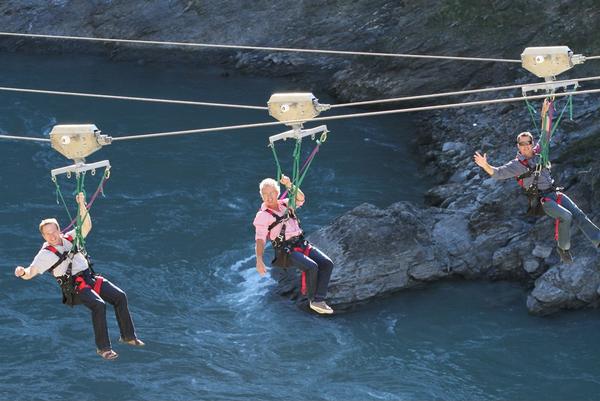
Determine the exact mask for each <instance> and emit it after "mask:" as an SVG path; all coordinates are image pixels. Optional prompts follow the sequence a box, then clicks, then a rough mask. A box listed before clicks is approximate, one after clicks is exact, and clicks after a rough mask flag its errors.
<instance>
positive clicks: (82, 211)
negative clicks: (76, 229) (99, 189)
mask: <svg viewBox="0 0 600 401" xmlns="http://www.w3.org/2000/svg"><path fill="white" fill-rule="evenodd" d="M75 200H76V201H77V205H78V207H79V216H81V220H82V224H81V235H83V238H85V237H87V235H88V234H89V232H90V231H91V230H92V216H91V215H90V212H89V210H87V208H86V207H85V205H86V202H85V195H84V194H83V192H80V193H78V194H77V196H76V197H75Z"/></svg>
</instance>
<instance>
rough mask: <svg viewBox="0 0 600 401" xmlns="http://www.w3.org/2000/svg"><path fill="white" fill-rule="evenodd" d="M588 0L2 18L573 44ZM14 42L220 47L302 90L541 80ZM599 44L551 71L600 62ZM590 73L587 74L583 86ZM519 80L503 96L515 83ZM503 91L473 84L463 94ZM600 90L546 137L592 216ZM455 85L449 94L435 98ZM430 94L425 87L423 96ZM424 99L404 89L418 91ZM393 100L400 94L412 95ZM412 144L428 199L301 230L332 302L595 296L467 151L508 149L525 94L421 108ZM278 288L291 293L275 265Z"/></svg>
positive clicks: (29, 46) (595, 286)
mask: <svg viewBox="0 0 600 401" xmlns="http://www.w3.org/2000/svg"><path fill="white" fill-rule="evenodd" d="M596 3H597V2H596V1H594V0H582V1H579V2H577V3H573V2H571V1H555V2H551V3H548V2H543V1H539V0H534V1H525V0H513V1H506V0H493V1H490V2H478V1H475V0H468V1H458V0H445V1H434V0H423V1H412V2H409V1H403V0H396V1H385V0H371V1H358V2H345V1H330V2H320V1H314V0H312V1H307V0H304V1H283V2H270V1H264V0H263V1H260V0H259V1H254V2H217V1H210V0H206V1H200V0H186V1H177V0H172V1H125V0H117V1H110V0H104V1H100V0H98V1H89V2H79V1H74V0H54V1H41V0H28V1H21V0H19V1H16V0H7V1H4V2H2V4H0V23H1V25H2V27H3V28H2V30H3V31H8V32H26V33H28V32H31V33H48V34H59V35H74V36H96V37H114V38H135V39H145V40H152V39H156V40H172V41H186V42H203V43H228V44H240V45H257V46H279V47H300V48H321V49H339V50H359V51H372V52H388V53H410V54H437V55H457V56H472V57H494V58H507V59H518V58H519V55H520V53H521V51H522V50H523V49H524V48H525V47H529V46H547V45H567V46H570V47H571V49H573V50H574V51H575V52H576V53H581V54H584V55H587V56H595V55H598V54H600V36H599V35H597V32H596V29H597V27H598V26H600V7H598V5H597V4H596ZM0 46H1V47H3V48H5V49H10V50H15V51H17V50H23V51H38V52H54V51H62V52H81V51H85V52H95V53H101V54H106V55H107V56H108V57H112V58H124V59H136V60H140V61H142V60H143V61H146V62H164V60H174V59H177V60H178V61H180V62H188V63H190V64H202V63H222V64H227V65H230V66H235V67H236V68H239V69H242V70H245V71H248V72H249V73H252V74H261V75H269V76H274V75H288V76H293V77H297V79H298V81H299V82H301V83H302V85H299V86H302V88H300V87H299V89H303V90H313V91H314V92H315V93H316V94H318V93H320V92H323V91H327V92H329V93H330V94H332V95H334V96H336V97H337V98H338V99H339V100H340V101H355V100H366V99H378V98H385V97H396V96H407V95H415V94H426V93H435V92H442V91H447V90H462V89H466V88H481V87H486V86H501V85H508V84H514V83H518V84H521V83H526V82H527V83H529V82H535V81H537V79H536V78H535V77H533V75H532V74H530V73H528V72H526V71H524V70H523V69H521V68H520V66H519V64H512V63H493V62H467V61H439V60H425V59H401V58H374V57H358V56H353V57H337V56H328V55H311V54H299V53H280V52H265V51H232V50H222V49H221V50H218V49H190V48H186V49H174V48H169V47H164V48H162V49H161V50H157V49H156V48H148V47H145V46H131V45H114V44H104V45H98V44H90V43H86V42H65V41H48V40H31V39H14V38H3V37H0ZM599 66H600V60H590V61H588V62H587V63H586V64H584V65H579V66H576V68H574V69H573V70H571V71H569V72H568V73H565V74H563V75H561V77H560V78H574V77H583V76H590V75H597V73H598V71H600V68H599ZM591 87H598V85H597V82H590V83H588V84H586V85H585V88H591ZM518 95H519V93H518V91H513V92H509V93H508V94H507V95H506V96H518ZM498 96H504V94H498V93H494V94H491V95H490V94H489V95H487V96H484V95H478V96H475V95H473V96H469V97H467V98H461V99H460V101H465V100H477V99H483V98H495V97H498ZM599 99H600V98H599V97H598V96H597V95H590V96H581V97H576V98H575V101H574V110H575V113H574V120H573V121H564V122H563V124H562V127H561V130H560V131H559V132H558V134H557V135H556V137H555V140H554V144H553V148H552V159H553V161H554V169H553V171H554V172H555V175H556V176H557V178H558V181H559V182H560V183H561V185H563V186H565V187H566V188H567V192H568V193H569V195H570V196H571V197H572V198H573V199H575V200H576V201H577V203H578V204H579V206H580V207H581V208H582V209H583V210H585V211H586V212H588V215H589V216H590V218H591V219H592V220H593V221H595V222H596V223H600V206H599V204H600V203H599V200H600V172H599V169H598V168H599V167H600V163H599V162H598V157H597V156H598V154H599V152H598V149H600V128H598V121H600V100H599ZM449 101H458V100H457V99H454V98H446V99H442V100H437V101H436V102H438V103H443V102H449ZM430 103H431V102H428V104H430ZM417 104H418V103H414V104H410V105H417ZM406 105H407V104H402V105H401V106H402V107H403V106H406ZM417 118H418V120H419V130H420V133H419V136H418V140H417V141H416V142H415V144H414V146H415V147H416V148H418V150H419V151H420V152H422V154H423V157H424V159H425V160H426V161H427V166H428V173H429V174H431V175H433V176H434V177H436V178H437V182H438V185H437V186H435V187H434V188H431V190H430V191H429V192H428V194H427V205H426V206H425V207H418V206H415V205H411V204H407V203H403V202H400V203H397V204H394V205H391V206H390V207H389V208H388V209H385V210H380V209H377V208H375V207H373V206H371V205H368V204H365V205H362V206H360V207H358V208H356V209H355V210H353V211H351V212H349V213H348V214H346V215H344V216H341V217H340V218H338V219H337V220H336V221H334V222H332V223H331V224H330V225H329V226H326V227H323V228H322V229H321V230H319V231H318V232H316V233H314V234H312V235H311V239H312V240H313V241H315V242H317V243H319V245H320V246H321V247H322V248H323V249H324V250H326V252H328V253H329V254H330V255H331V256H332V258H333V259H334V260H335V262H336V265H337V269H336V270H335V273H334V276H333V279H332V286H331V301H332V303H333V304H336V305H338V306H339V307H344V306H348V305H352V304H355V303H357V302H362V301H365V300H368V299H369V298H372V297H375V296H381V295H383V294H389V293H392V292H395V291H399V290H402V289H405V288H410V287H413V286H417V285H422V284H425V283H427V282H430V281H433V280H439V279H444V278H447V277H463V278H468V279H490V280H500V279H508V280H518V281H521V282H523V283H525V284H526V285H528V286H530V288H532V290H531V293H530V295H529V297H528V301H527V307H528V308H529V310H530V311H531V312H533V313H538V314H547V313H551V312H554V311H556V310H559V309H563V308H581V307H587V306H596V305H597V303H598V301H599V300H600V293H599V289H600V273H599V267H600V266H599V264H600V258H599V257H598V256H599V253H598V252H599V251H598V250H597V249H594V248H592V247H591V246H590V245H589V243H588V242H587V241H586V239H585V238H583V237H582V235H581V234H580V233H579V232H577V233H576V234H575V235H574V237H573V243H574V246H573V253H574V255H575V262H574V263H573V264H571V265H563V264H560V263H559V260H558V257H557V255H556V253H555V251H554V241H553V239H552V233H553V226H552V225H553V222H552V221H551V220H550V219H549V218H547V217H544V218H540V219H537V220H534V219H530V218H526V217H524V210H525V199H524V198H523V196H522V195H521V194H520V193H519V190H518V188H517V187H516V185H515V184H514V182H503V183H500V182H496V181H493V180H490V179H489V178H488V177H487V176H486V174H485V173H484V172H482V171H481V170H480V169H479V168H478V167H477V166H476V165H474V163H473V162H472V154H473V152H474V151H475V150H481V151H484V152H487V153H488V155H489V159H490V162H491V163H492V164H496V165H498V164H501V163H503V162H504V161H506V160H508V159H510V158H512V157H514V154H515V151H516V149H515V147H514V137H515V134H516V133H518V132H520V131H522V130H526V129H531V123H530V122H529V116H528V113H527V111H526V109H525V107H524V105H523V104H521V103H510V104H505V105H489V106H485V107H482V106H479V107H471V108H461V109H451V110H445V111H443V112H441V111H440V112H427V113H421V114H419V116H418V117H417ZM279 291H280V292H282V293H290V294H295V293H296V291H297V289H296V280H289V277H287V278H286V277H282V281H281V286H280V288H279Z"/></svg>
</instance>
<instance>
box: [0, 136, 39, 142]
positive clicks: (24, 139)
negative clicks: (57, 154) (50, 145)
mask: <svg viewBox="0 0 600 401" xmlns="http://www.w3.org/2000/svg"><path fill="white" fill-rule="evenodd" d="M0 139H15V140H19V141H36V142H50V139H48V138H32V137H28V136H14V135H0Z"/></svg>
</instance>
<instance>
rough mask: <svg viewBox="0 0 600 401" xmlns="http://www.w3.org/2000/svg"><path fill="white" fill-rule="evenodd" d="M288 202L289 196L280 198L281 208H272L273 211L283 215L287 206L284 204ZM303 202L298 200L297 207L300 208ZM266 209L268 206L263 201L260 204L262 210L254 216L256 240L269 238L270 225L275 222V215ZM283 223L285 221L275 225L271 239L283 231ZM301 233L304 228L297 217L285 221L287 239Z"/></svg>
mask: <svg viewBox="0 0 600 401" xmlns="http://www.w3.org/2000/svg"><path fill="white" fill-rule="evenodd" d="M288 202H289V199H288V198H285V199H279V201H278V203H279V210H273V209H271V210H272V211H273V212H275V214H276V215H278V216H283V213H285V206H284V205H283V204H284V203H285V204H286V205H287V204H288ZM303 204H304V202H297V203H296V208H299V207H300V206H302V205H303ZM266 210H267V206H266V205H265V203H264V202H263V204H262V205H261V206H260V210H259V211H258V212H257V213H256V217H255V218H254V222H253V224H254V227H255V228H256V235H255V236H254V239H255V240H258V239H262V240H265V239H266V238H267V233H268V232H269V226H270V225H271V224H272V223H273V222H275V217H273V216H272V215H271V214H270V213H269V212H267V211H266ZM282 225H283V222H281V223H279V224H277V225H276V226H275V227H273V228H272V229H271V237H270V238H269V239H270V240H274V239H275V238H277V236H278V235H279V233H280V232H281V226H282ZM300 234H302V229H301V228H300V226H299V225H298V221H297V220H296V219H289V220H288V221H287V222H286V223H285V239H286V240H287V239H290V238H292V237H295V236H297V235H300Z"/></svg>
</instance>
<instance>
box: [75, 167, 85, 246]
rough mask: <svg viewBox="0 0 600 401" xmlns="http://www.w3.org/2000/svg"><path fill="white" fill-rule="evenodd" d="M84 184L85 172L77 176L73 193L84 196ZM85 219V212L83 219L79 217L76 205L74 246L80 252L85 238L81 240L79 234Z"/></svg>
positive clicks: (81, 237) (81, 235)
mask: <svg viewBox="0 0 600 401" xmlns="http://www.w3.org/2000/svg"><path fill="white" fill-rule="evenodd" d="M84 183H85V172H84V173H82V174H78V175H77V189H76V191H75V192H76V194H79V193H80V192H82V193H83V195H84V196H85V187H84ZM76 196H77V195H76ZM86 217H87V212H86V214H85V216H84V217H83V218H82V217H81V213H79V204H78V205H77V225H76V226H75V245H76V246H77V249H79V250H80V251H84V250H85V238H83V234H82V233H81V228H82V225H83V221H84V220H85V218H86Z"/></svg>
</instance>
